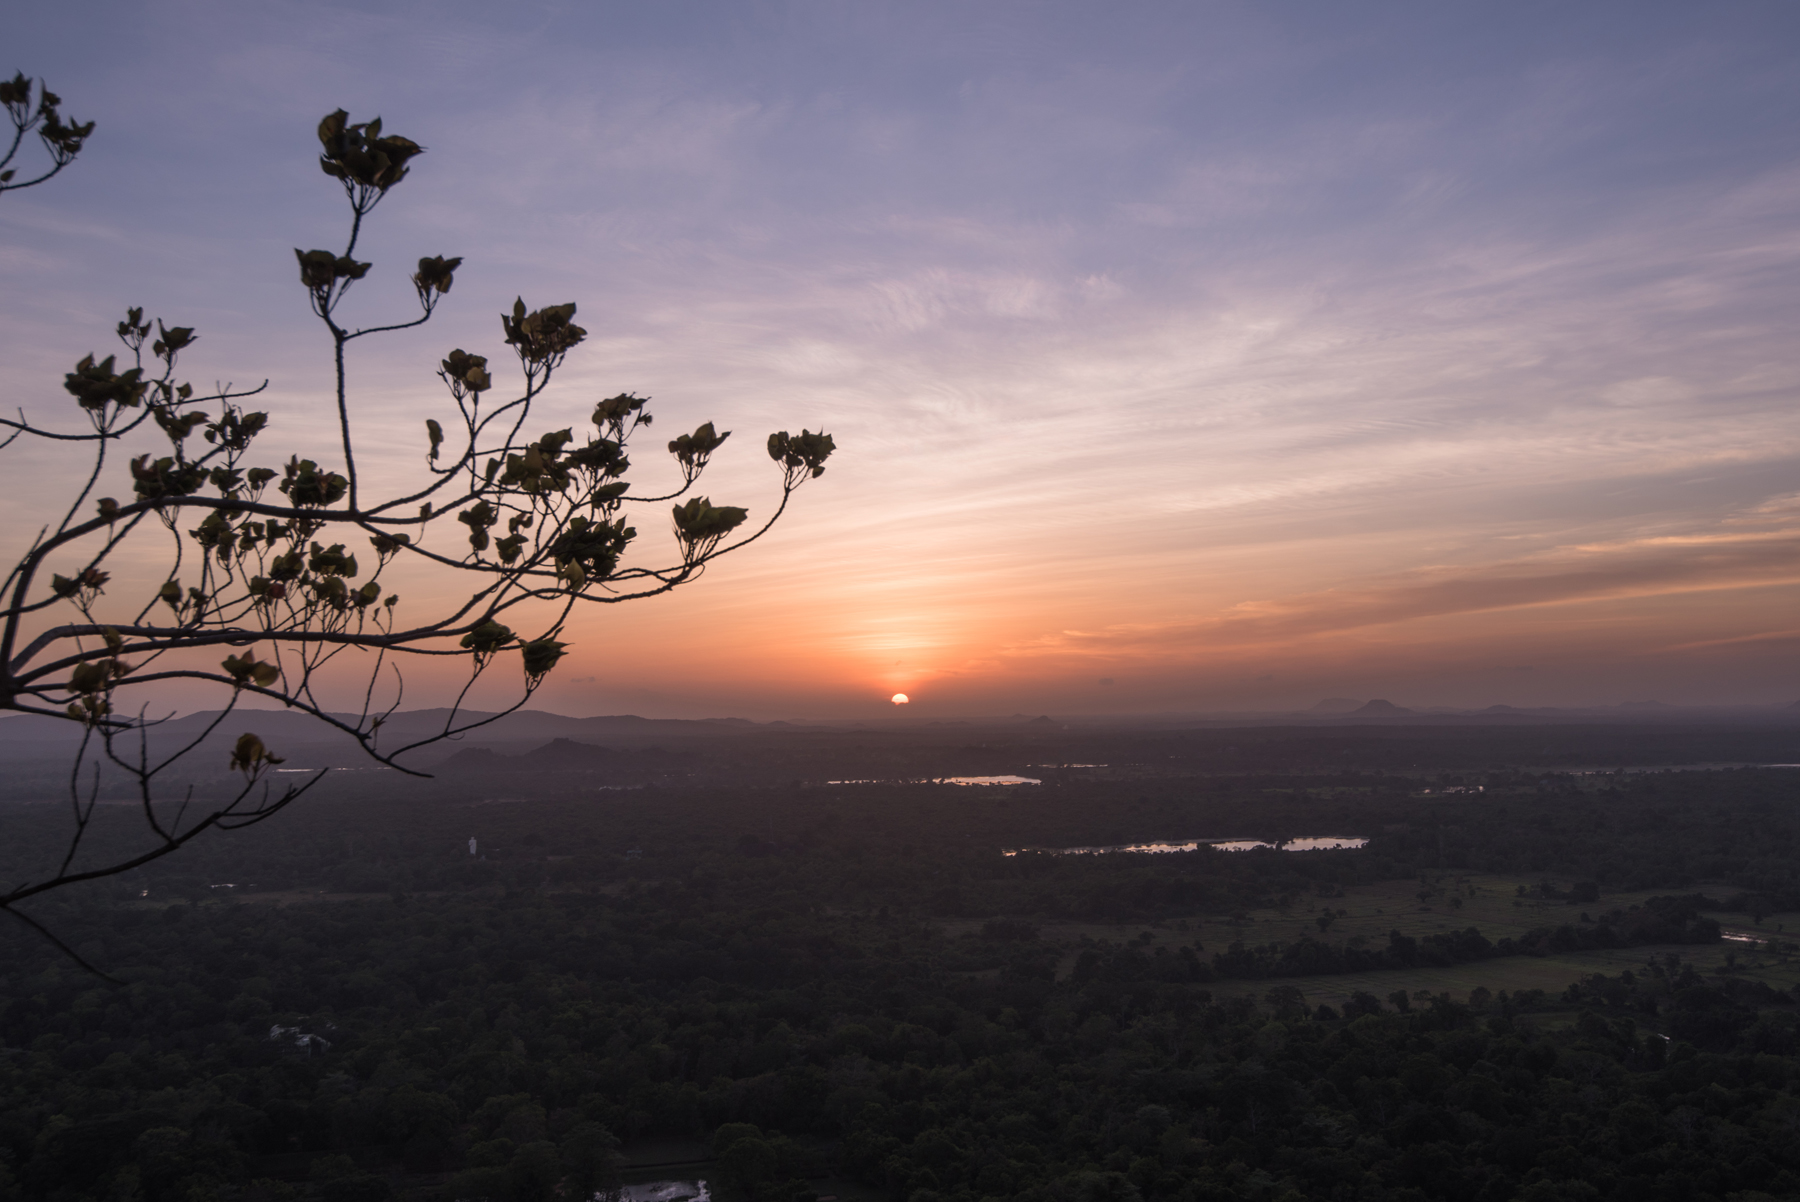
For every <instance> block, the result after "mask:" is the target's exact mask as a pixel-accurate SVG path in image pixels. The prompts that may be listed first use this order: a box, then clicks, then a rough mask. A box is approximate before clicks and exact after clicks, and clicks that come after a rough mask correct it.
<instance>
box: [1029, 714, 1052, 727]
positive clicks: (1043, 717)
mask: <svg viewBox="0 0 1800 1202" xmlns="http://www.w3.org/2000/svg"><path fill="white" fill-rule="evenodd" d="M1025 725H1027V726H1055V725H1056V719H1054V718H1052V717H1051V716H1050V715H1049V714H1039V715H1038V716H1037V717H1035V718H1033V719H1032V720H1031V721H1029V722H1027V723H1026V724H1025Z"/></svg>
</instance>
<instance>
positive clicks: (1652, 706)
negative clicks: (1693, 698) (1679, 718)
mask: <svg viewBox="0 0 1800 1202" xmlns="http://www.w3.org/2000/svg"><path fill="white" fill-rule="evenodd" d="M1618 708H1619V709H1622V710H1671V709H1674V708H1675V707H1674V706H1672V705H1670V704H1669V703H1668V702H1666V701H1621V702H1619V705H1618Z"/></svg>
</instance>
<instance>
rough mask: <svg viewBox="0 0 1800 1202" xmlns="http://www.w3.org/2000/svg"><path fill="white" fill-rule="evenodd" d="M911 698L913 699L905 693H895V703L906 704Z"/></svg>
mask: <svg viewBox="0 0 1800 1202" xmlns="http://www.w3.org/2000/svg"><path fill="white" fill-rule="evenodd" d="M911 700H912V698H910V697H908V696H907V695H906V694H905V693H895V694H894V704H895V705H905V704H907V703H908V702H910V701H911Z"/></svg>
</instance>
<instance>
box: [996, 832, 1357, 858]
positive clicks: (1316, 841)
mask: <svg viewBox="0 0 1800 1202" xmlns="http://www.w3.org/2000/svg"><path fill="white" fill-rule="evenodd" d="M1368 842H1369V841H1368V840H1367V839H1364V838H1360V837H1358V836H1354V835H1308V836H1306V837H1305V838H1301V839H1283V840H1281V841H1280V842H1267V841H1264V840H1261V839H1189V840H1188V841H1186V842H1185V843H1177V842H1169V843H1121V844H1119V845H1117V846H1115V847H1014V848H1011V849H1008V850H1005V851H1002V853H1001V854H1002V855H1008V856H1016V855H1018V854H1019V853H1020V852H1022V851H1041V852H1044V853H1046V854H1048V855H1053V856H1093V855H1099V854H1101V853H1102V852H1109V851H1135V852H1148V853H1151V854H1159V853H1164V852H1175V851H1199V850H1200V849H1201V848H1202V847H1211V848H1214V849H1215V850H1218V851H1252V850H1254V849H1255V848H1258V847H1267V848H1270V849H1271V850H1275V851H1343V850H1347V849H1351V848H1357V847H1365V846H1367V845H1368Z"/></svg>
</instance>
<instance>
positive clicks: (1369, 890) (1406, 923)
mask: <svg viewBox="0 0 1800 1202" xmlns="http://www.w3.org/2000/svg"><path fill="white" fill-rule="evenodd" d="M1542 879H1543V878H1541V877H1531V878H1526V877H1517V876H1500V875H1484V874H1473V873H1470V874H1454V873H1446V874H1443V875H1441V876H1436V875H1434V876H1433V877H1431V878H1429V879H1427V880H1422V881H1421V880H1399V881H1383V882H1380V883H1378V884H1373V885H1363V886H1357V887H1354V888H1350V889H1346V890H1345V891H1344V895H1343V896H1341V897H1313V896H1308V897H1301V898H1296V899H1294V900H1293V901H1292V902H1291V904H1289V905H1288V906H1287V907H1285V908H1269V909H1262V910H1252V911H1248V912H1239V913H1237V914H1196V915H1191V916H1189V917H1187V918H1183V919H1179V920H1176V921H1172V922H1168V923H1164V924H1159V925H1158V926H1155V927H1149V928H1145V927H1137V926H1132V925H1127V924H1107V923H1047V924H1045V925H1044V926H1043V927H1042V928H1041V930H1040V935H1041V937H1042V938H1043V939H1045V940H1046V941H1049V942H1052V943H1056V944H1059V945H1061V946H1063V947H1064V948H1065V949H1066V950H1065V954H1064V955H1063V957H1062V960H1061V961H1060V963H1059V965H1058V976H1066V975H1067V973H1068V971H1069V970H1070V969H1071V968H1072V967H1073V965H1074V963H1075V958H1076V956H1077V955H1078V954H1079V952H1080V947H1081V945H1082V943H1083V941H1084V940H1093V941H1103V940H1110V941H1113V942H1119V941H1122V940H1127V939H1134V938H1135V939H1137V940H1138V941H1139V942H1140V943H1142V944H1143V945H1144V946H1146V947H1149V948H1155V947H1158V946H1163V947H1168V948H1170V949H1171V950H1173V949H1175V948H1177V947H1180V946H1181V945H1183V944H1198V945H1199V946H1200V947H1202V948H1203V949H1204V950H1205V952H1207V953H1212V952H1218V951H1223V950H1224V949H1225V948H1226V946H1227V945H1229V944H1231V943H1233V942H1236V941H1238V940H1242V941H1243V942H1245V943H1247V944H1251V945H1256V944H1264V943H1288V942H1292V941H1293V940H1295V939H1298V938H1300V937H1301V936H1303V935H1305V936H1309V937H1311V938H1314V939H1318V940H1320V941H1321V942H1324V943H1329V944H1333V945H1336V946H1340V947H1341V946H1344V945H1346V944H1352V945H1355V946H1359V947H1365V946H1366V947H1370V948H1381V947H1385V946H1386V945H1387V939H1388V933H1389V932H1390V931H1396V930H1397V931H1399V932H1400V933H1401V934H1403V935H1410V936H1413V937H1415V938H1417V937H1419V936H1423V935H1433V934H1438V933H1441V932H1444V931H1451V930H1461V929H1463V928H1466V927H1471V926H1472V927H1475V928H1477V929H1479V930H1480V931H1481V933H1482V934H1483V935H1484V936H1486V937H1487V938H1488V939H1489V940H1492V941H1495V942H1498V941H1499V940H1500V939H1502V938H1505V937H1507V936H1512V937H1514V938H1518V937H1519V936H1522V935H1524V934H1525V933H1527V932H1528V931H1531V930H1534V929H1537V928H1539V927H1557V926H1562V925H1564V924H1565V923H1566V924H1570V925H1577V924H1581V922H1582V918H1581V916H1582V914H1583V913H1584V912H1585V913H1586V914H1587V915H1588V917H1589V918H1590V919H1591V920H1598V919H1599V917H1600V916H1601V915H1602V914H1605V913H1608V912H1610V911H1612V910H1620V909H1629V908H1630V907H1631V906H1633V905H1637V904H1640V903H1642V902H1644V901H1645V900H1647V899H1649V898H1651V897H1656V896H1659V895H1661V894H1666V893H1668V892H1669V890H1666V889H1660V890H1648V891H1644V892H1638V893H1604V894H1602V895H1601V897H1600V900H1599V901H1597V902H1591V903H1583V904H1579V905H1571V904H1569V903H1568V902H1564V901H1556V900H1547V899H1544V898H1542V897H1536V896H1520V893H1519V890H1520V889H1521V888H1523V889H1524V890H1525V891H1526V893H1527V894H1534V893H1536V892H1537V886H1538V884H1539V882H1540V881H1541V880H1542ZM1570 883H1571V882H1569V881H1566V880H1559V881H1552V884H1554V885H1556V886H1557V887H1558V888H1560V889H1563V890H1566V889H1567V888H1568V886H1569V884H1570ZM1692 892H1704V893H1709V894H1710V895H1711V896H1713V897H1718V896H1720V895H1721V893H1722V892H1727V890H1725V889H1724V888H1723V887H1721V886H1712V887H1710V888H1708V887H1705V886H1696V887H1695V888H1694V889H1693V890H1692ZM1326 914H1329V915H1330V916H1331V917H1330V922H1329V923H1328V924H1327V926H1326V927H1325V928H1324V929H1323V930H1321V928H1320V926H1319V919H1320V917H1322V916H1324V915H1326ZM1710 917H1712V918H1714V919H1716V920H1718V921H1719V923H1720V925H1721V927H1722V928H1723V929H1724V931H1725V933H1726V934H1727V935H1728V936H1730V935H1740V936H1746V937H1749V938H1753V939H1760V940H1767V939H1769V938H1771V937H1779V938H1781V939H1783V940H1788V941H1796V940H1800V913H1794V914H1772V915H1768V916H1766V917H1765V918H1764V919H1763V921H1762V923H1761V924H1760V925H1753V924H1751V922H1750V921H1749V916H1748V915H1744V914H1730V913H1715V914H1712V915H1710ZM956 926H957V927H959V928H960V927H967V928H969V929H977V928H979V926H980V924H979V923H964V924H956ZM1668 954H1674V955H1678V956H1680V957H1681V958H1682V960H1683V961H1684V962H1686V963H1691V964H1693V965H1694V966H1695V968H1696V969H1697V970H1698V971H1700V972H1703V973H1713V972H1717V971H1719V970H1720V969H1726V968H1729V970H1730V971H1731V972H1733V973H1734V974H1735V975H1738V976H1744V977H1751V978H1755V979H1758V980H1764V981H1767V982H1768V983H1769V984H1770V985H1771V986H1773V987H1775V988H1777V989H1788V988H1792V987H1795V986H1800V959H1796V958H1795V957H1793V956H1788V955H1777V954H1775V953H1773V952H1771V951H1769V950H1768V949H1766V948H1760V947H1756V946H1754V945H1749V944H1745V943H1741V942H1725V943H1720V944H1710V945H1700V946H1692V945H1670V946H1667V947H1663V946H1656V947H1636V948H1625V949H1622V950H1618V951H1603V952H1580V953H1573V954H1569V955H1563V956H1545V957H1541V958H1540V957H1533V956H1508V957H1504V958H1502V959H1498V960H1488V961H1483V962H1481V963H1476V964H1463V965H1457V966H1455V967H1452V968H1421V969H1396V970H1391V971H1385V972H1368V973H1352V974H1346V975H1342V976H1319V977H1291V978H1288V977H1284V978H1281V979H1280V981H1228V982H1219V983H1216V984H1214V985H1212V986H1210V988H1211V989H1212V991H1213V992H1214V993H1215V994H1219V995H1221V996H1224V995H1227V994H1242V993H1260V992H1263V991H1266V990H1267V989H1268V988H1269V987H1270V986H1271V985H1274V984H1278V983H1279V984H1292V985H1295V986H1297V987H1299V989H1300V990H1301V991H1302V992H1303V993H1305V994H1306V995H1307V997H1308V998H1309V999H1310V1000H1312V1001H1313V1002H1314V1003H1318V1002H1326V1003H1328V1004H1331V1005H1337V1004H1339V1003H1340V1002H1342V1001H1343V1000H1345V999H1347V998H1348V997H1349V996H1350V994H1351V993H1353V992H1355V991H1357V990H1362V991H1364V992H1368V993H1372V994H1374V995H1375V996H1377V997H1381V998H1385V997H1387V995H1388V994H1390V993H1392V992H1394V991H1395V990H1397V989H1404V990H1406V991H1407V992H1408V993H1416V992H1418V991H1419V990H1429V991H1431V992H1432V993H1444V992H1448V993H1450V994H1451V996H1453V997H1456V998H1458V999H1462V998H1466V997H1467V996H1468V993H1469V991H1470V990H1473V989H1475V988H1477V987H1485V988H1487V989H1489V990H1490V991H1493V992H1498V991H1500V990H1502V989H1506V990H1510V991H1515V992H1516V991H1518V990H1521V989H1542V990H1545V991H1546V992H1561V991H1562V990H1563V989H1565V988H1567V987H1568V985H1570V984H1571V983H1572V982H1574V981H1577V980H1579V979H1580V978H1581V977H1583V976H1585V975H1588V974H1590V973H1596V972H1601V973H1606V974H1608V975H1613V974H1616V973H1619V972H1621V971H1623V970H1625V969H1628V968H1629V969H1641V968H1642V967H1643V966H1644V964H1645V962H1646V961H1647V960H1648V959H1649V958H1650V956H1652V955H1655V956H1657V957H1659V958H1660V957H1662V956H1665V955H1668Z"/></svg>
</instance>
